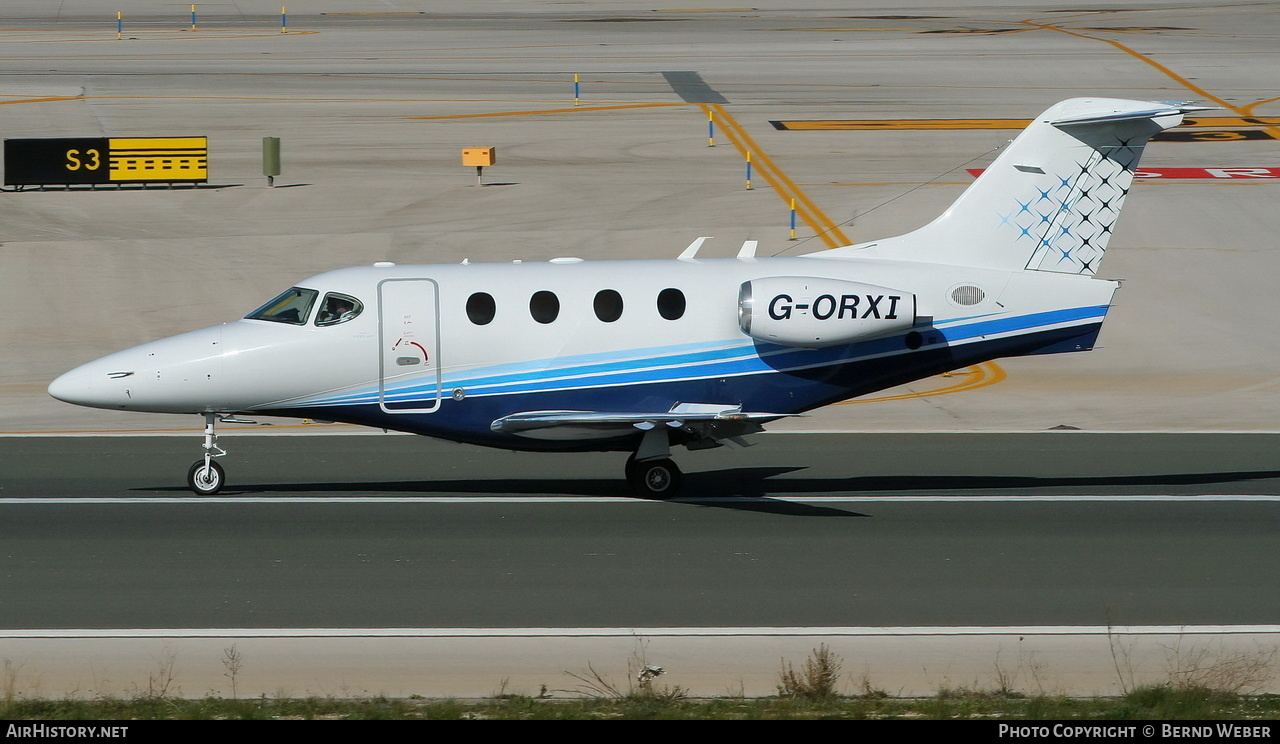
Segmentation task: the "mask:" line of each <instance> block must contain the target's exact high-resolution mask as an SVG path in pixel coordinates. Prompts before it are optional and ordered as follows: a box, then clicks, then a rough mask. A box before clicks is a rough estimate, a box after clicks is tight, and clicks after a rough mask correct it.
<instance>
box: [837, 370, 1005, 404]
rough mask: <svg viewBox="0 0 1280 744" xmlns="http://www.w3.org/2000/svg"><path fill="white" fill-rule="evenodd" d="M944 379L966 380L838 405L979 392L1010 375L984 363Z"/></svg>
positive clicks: (951, 374)
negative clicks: (915, 391) (979, 389)
mask: <svg viewBox="0 0 1280 744" xmlns="http://www.w3.org/2000/svg"><path fill="white" fill-rule="evenodd" d="M940 377H942V378H943V379H946V378H949V377H961V378H966V379H962V380H960V382H957V383H954V384H951V385H947V386H945V387H940V388H936V389H934V390H923V391H921V392H918V393H903V394H901V395H885V396H882V397H879V398H855V399H853V400H846V401H844V402H841V403H837V404H836V405H838V406H851V405H856V404H859V403H884V402H886V401H891V400H911V399H913V398H932V397H935V396H938V395H951V394H953V393H963V392H965V391H968V390H977V389H978V388H984V387H988V386H990V385H994V384H996V383H997V382H1001V381H1003V380H1004V379H1005V378H1006V377H1008V375H1007V374H1006V373H1005V371H1004V370H1003V369H1001V368H1000V365H998V364H996V363H995V362H983V363H982V364H975V365H973V366H972V367H966V368H965V369H963V370H958V371H956V372H948V373H946V374H943V375H940Z"/></svg>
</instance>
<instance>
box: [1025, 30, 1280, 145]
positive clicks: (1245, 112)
mask: <svg viewBox="0 0 1280 744" xmlns="http://www.w3.org/2000/svg"><path fill="white" fill-rule="evenodd" d="M1020 23H1023V24H1025V25H1027V26H1030V27H1032V28H1038V29H1042V30H1044V31H1056V32H1058V33H1060V34H1067V35H1068V36H1075V37H1078V38H1081V39H1089V40H1090V41H1100V42H1102V43H1103V44H1109V45H1111V46H1113V47H1115V48H1116V49H1119V50H1120V51H1122V52H1124V53H1125V54H1128V55H1130V56H1131V57H1133V58H1135V59H1137V60H1139V61H1141V62H1143V63H1144V64H1148V65H1150V66H1152V67H1154V68H1156V69H1157V70H1159V71H1160V72H1161V73H1163V74H1164V75H1165V76H1167V77H1168V78H1170V79H1171V80H1173V81H1175V82H1176V83H1178V85H1181V86H1182V87H1184V88H1186V89H1187V90H1189V91H1191V92H1192V93H1195V94H1196V95H1198V96H1201V97H1203V98H1205V99H1207V100H1210V101H1213V102H1214V103H1216V104H1218V105H1219V106H1221V107H1222V108H1224V109H1227V110H1228V111H1234V112H1236V113H1237V114H1239V115H1241V116H1249V115H1250V112H1251V111H1252V110H1253V106H1248V107H1244V106H1237V105H1236V104H1234V103H1231V102H1230V101H1228V100H1226V99H1225V98H1221V97H1219V96H1215V95H1214V94H1212V93H1210V92H1209V91H1207V90H1205V89H1204V88H1201V87H1200V86H1198V85H1196V84H1195V83H1193V82H1191V81H1190V80H1188V79H1186V78H1185V77H1183V76H1181V75H1179V74H1178V73H1176V72H1174V71H1173V70H1171V69H1169V68H1168V67H1165V66H1164V65H1162V64H1160V63H1159V62H1157V61H1155V60H1154V59H1152V58H1150V57H1148V56H1147V55H1145V54H1143V53H1142V52H1139V51H1137V50H1135V49H1132V48H1130V47H1127V46H1125V45H1124V44H1121V43H1120V42H1118V41H1112V40H1111V39H1104V38H1102V37H1100V36H1091V35H1089V34H1084V33H1080V32H1079V31H1072V30H1070V29H1065V28H1062V27H1060V26H1055V25H1053V24H1052V23H1037V22H1036V21H1030V20H1027V21H1020ZM1272 100H1274V99H1272ZM1254 105H1256V104H1254ZM1263 129H1265V130H1267V131H1268V132H1270V133H1271V134H1272V135H1273V136H1275V137H1276V138H1277V139H1280V127H1277V126H1275V125H1266V126H1263Z"/></svg>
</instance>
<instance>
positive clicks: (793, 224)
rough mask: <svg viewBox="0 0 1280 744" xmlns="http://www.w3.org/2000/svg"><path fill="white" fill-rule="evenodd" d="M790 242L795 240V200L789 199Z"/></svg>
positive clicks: (793, 198)
mask: <svg viewBox="0 0 1280 744" xmlns="http://www.w3.org/2000/svg"><path fill="white" fill-rule="evenodd" d="M790 239H791V240H795V239H796V199H795V197H794V196H793V197H791V238H790Z"/></svg>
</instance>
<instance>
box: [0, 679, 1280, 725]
mask: <svg viewBox="0 0 1280 744" xmlns="http://www.w3.org/2000/svg"><path fill="white" fill-rule="evenodd" d="M0 718H4V719H7V720H10V721H13V720H58V721H67V720H99V721H101V720H115V721H123V720H642V719H663V720H811V719H849V720H947V719H976V720H982V719H1000V720H1015V721H1016V720H1028V721H1034V720H1214V719H1217V720H1237V721H1238V720H1274V719H1277V718H1280V695H1236V694H1230V693H1222V692H1217V691H1213V690H1209V689H1178V688H1175V687H1173V686H1167V685H1161V686H1152V687H1144V688H1138V689H1136V690H1133V691H1132V692H1130V693H1128V694H1126V695H1123V696H1120V697H1091V698H1079V697H1064V696H1046V695H1035V696H1022V695H1020V694H1018V693H1007V692H992V691H975V690H968V689H961V690H955V689H946V690H940V691H939V692H938V693H937V694H935V695H933V696H932V697H927V698H893V697H888V696H886V695H884V694H883V693H876V692H872V693H869V694H866V695H861V696H856V697H847V696H838V695H836V696H831V697H829V698H826V699H808V698H801V697H781V696H780V697H769V698H744V697H723V698H712V699H692V698H684V697H681V696H679V695H675V694H664V693H663V692H661V691H658V692H653V693H637V694H631V695H626V696H624V697H621V698H610V697H589V698H579V699H563V698H535V697H527V696H522V695H500V696H495V697H493V698H488V699H484V700H452V699H447V700H428V699H421V698H409V699H392V698H383V697H373V698H363V699H343V698H314V697H313V698H269V697H265V696H264V697H260V698H254V699H248V700H231V699H227V698H220V697H209V698H204V699H196V700H188V699H180V698H172V697H164V696H140V697H135V698H130V699H116V698H108V699H95V700H40V699H34V700H10V701H7V702H5V703H0Z"/></svg>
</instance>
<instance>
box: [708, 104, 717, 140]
mask: <svg viewBox="0 0 1280 744" xmlns="http://www.w3.org/2000/svg"><path fill="white" fill-rule="evenodd" d="M715 146H716V112H715V111H713V110H712V109H707V147H715Z"/></svg>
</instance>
